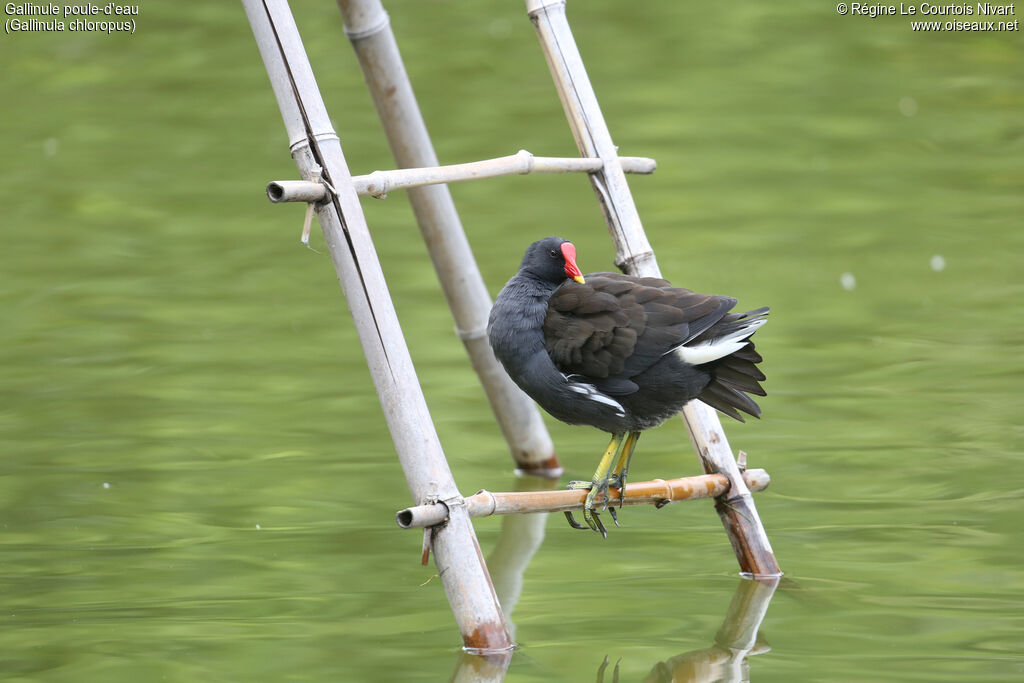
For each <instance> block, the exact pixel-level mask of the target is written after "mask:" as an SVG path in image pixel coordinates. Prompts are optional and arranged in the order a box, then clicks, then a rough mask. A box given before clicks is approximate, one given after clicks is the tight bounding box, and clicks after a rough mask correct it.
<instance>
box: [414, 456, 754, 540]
mask: <svg viewBox="0 0 1024 683" xmlns="http://www.w3.org/2000/svg"><path fill="white" fill-rule="evenodd" d="M743 480H744V482H745V483H746V486H747V489H748V490H750V491H763V490H765V489H766V488H768V484H769V483H771V478H770V477H769V476H768V473H767V472H765V471H764V470H762V469H753V470H746V471H745V472H744V473H743ZM729 488H730V485H729V479H728V478H727V477H726V476H725V475H722V474H701V475H698V476H695V477H680V478H678V479H669V480H665V479H652V480H651V481H640V482H634V483H631V484H626V496H625V498H624V499H623V498H621V496H620V491H619V489H617V488H614V487H613V488H611V489H610V490H609V494H608V496H607V500H608V505H609V506H611V507H619V505H655V506H658V507H661V506H663V505H667V504H668V503H675V502H678V501H682V500H700V499H703V498H718V497H719V496H722V495H723V494H725V493H726V492H728V491H729ZM586 497H587V491H586V490H585V489H560V490H556V491H512V492H497V493H494V492H491V491H480V492H479V493H476V494H474V495H472V496H469V497H467V498H465V499H463V502H464V504H465V506H466V510H467V511H468V512H469V516H470V517H490V516H491V515H514V514H522V513H529V512H566V511H568V510H581V509H583V502H584V500H585V499H586ZM604 501H605V496H599V497H597V498H596V499H595V501H594V502H595V504H596V505H601V504H603V503H604ZM447 517H448V509H447V507H446V506H445V505H443V504H440V503H438V504H434V505H417V506H414V507H410V508H406V509H404V510H400V511H399V512H398V514H397V515H396V516H395V521H396V522H397V523H398V526H400V527H402V528H403V529H412V528H416V527H429V526H434V525H436V524H440V523H441V522H443V521H445V519H446V518H447Z"/></svg>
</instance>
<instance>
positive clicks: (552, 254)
mask: <svg viewBox="0 0 1024 683" xmlns="http://www.w3.org/2000/svg"><path fill="white" fill-rule="evenodd" d="M548 256H550V257H551V258H558V252H557V251H555V250H554V249H552V250H551V251H549V252H548Z"/></svg>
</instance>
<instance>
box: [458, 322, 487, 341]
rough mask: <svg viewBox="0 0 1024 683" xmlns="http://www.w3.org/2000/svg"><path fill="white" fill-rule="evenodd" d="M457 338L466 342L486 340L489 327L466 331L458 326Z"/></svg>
mask: <svg viewBox="0 0 1024 683" xmlns="http://www.w3.org/2000/svg"><path fill="white" fill-rule="evenodd" d="M455 336H456V337H458V338H459V339H461V340H462V341H464V342H465V341H473V340H474V339H484V338H485V337H487V327H486V326H484V327H474V328H473V329H471V330H464V329H462V328H460V327H457V326H456V328H455Z"/></svg>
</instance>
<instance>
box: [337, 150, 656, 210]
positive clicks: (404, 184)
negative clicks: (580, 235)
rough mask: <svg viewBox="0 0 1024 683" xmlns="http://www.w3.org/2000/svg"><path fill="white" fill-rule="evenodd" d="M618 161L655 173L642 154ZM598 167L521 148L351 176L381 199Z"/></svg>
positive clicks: (624, 167)
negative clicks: (458, 161)
mask: <svg viewBox="0 0 1024 683" xmlns="http://www.w3.org/2000/svg"><path fill="white" fill-rule="evenodd" d="M619 162H620V163H621V164H622V170H623V171H625V172H626V173H644V174H646V173H654V169H655V168H657V166H658V164H657V163H656V162H655V161H654V159H647V158H644V157H619ZM601 167H602V164H601V160H600V159H582V158H580V157H573V158H569V159H564V158H559V157H535V156H534V155H532V154H530V153H529V152H527V151H526V150H525V149H522V150H519V152H517V153H516V154H511V155H509V156H505V157H498V158H497V159H485V160H484V161H472V162H469V163H466V164H451V165H448V166H434V167H428V168H400V169H396V170H393V171H374V172H373V173H369V174H367V175H360V176H354V177H353V178H352V182H353V183H354V184H355V186H356V192H357V193H358V194H359V195H363V196H365V195H370V196H372V197H376V198H377V199H383V198H384V197H386V196H387V194H388V192H390V191H391V190H406V189H410V188H413V187H422V186H424V185H438V184H441V183H459V182H465V181H467V180H480V179H482V178H497V177H499V176H507V175H527V174H530V173H596V172H598V171H600V170H601Z"/></svg>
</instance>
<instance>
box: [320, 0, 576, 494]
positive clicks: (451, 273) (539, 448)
mask: <svg viewBox="0 0 1024 683" xmlns="http://www.w3.org/2000/svg"><path fill="white" fill-rule="evenodd" d="M338 8H339V9H340V10H341V16H342V20H343V22H344V24H345V34H346V35H347V36H348V38H349V40H350V41H351V43H352V47H353V49H354V50H355V52H356V57H357V58H358V59H359V65H360V67H361V68H362V70H363V76H364V77H365V79H366V84H367V86H368V87H369V89H370V95H371V96H372V98H373V103H374V106H375V107H376V108H377V114H378V116H379V118H380V120H381V125H382V126H383V127H384V133H385V135H386V136H387V139H388V144H389V145H390V147H391V153H392V155H393V156H394V158H395V162H396V163H397V164H398V165H399V166H402V167H407V168H408V167H428V166H437V165H438V160H437V154H436V153H435V152H434V146H433V144H432V143H431V141H430V135H429V134H428V133H427V126H426V124H425V123H424V121H423V116H422V114H421V113H420V108H419V105H418V104H417V102H416V96H415V95H414V94H413V90H412V84H411V83H410V82H409V76H408V74H407V73H406V71H405V64H403V63H402V57H401V54H400V53H399V51H398V44H397V43H396V42H395V36H394V34H393V33H392V32H391V24H390V21H389V19H388V15H387V12H385V11H384V8H383V7H382V6H381V3H380V0H338ZM408 194H409V202H410V203H411V204H412V210H413V214H414V215H415V216H416V222H417V223H418V224H419V227H420V232H421V234H422V235H423V241H424V243H425V244H426V245H427V251H428V252H429V253H430V260H431V261H432V262H433V264H434V270H435V271H436V272H437V277H438V280H439V281H440V283H441V289H442V291H443V292H444V296H445V299H446V300H447V301H448V307H449V308H450V309H451V311H452V317H453V318H454V320H455V331H456V334H457V335H458V337H459V339H461V340H462V343H463V345H464V346H465V347H466V352H467V354H468V355H469V359H470V363H471V364H472V366H473V369H474V370H475V371H476V373H477V376H478V377H479V378H480V383H481V385H482V386H483V388H484V393H486V395H487V400H488V401H489V402H490V404H491V410H492V411H493V412H494V416H495V419H496V420H497V421H498V425H499V427H500V428H501V432H502V434H503V435H504V437H505V441H506V442H507V443H508V447H509V451H510V453H511V454H512V459H513V460H514V461H515V463H516V467H517V468H518V469H519V470H520V471H523V472H529V473H532V474H537V475H540V476H547V477H558V476H560V475H561V473H562V466H561V465H560V464H559V462H558V457H557V456H556V455H555V446H554V444H553V443H552V441H551V436H550V435H549V434H548V430H547V427H545V426H544V422H543V420H542V419H541V416H540V411H539V410H538V409H537V406H536V405H535V404H534V403H533V401H531V400H530V398H529V397H528V396H527V395H526V394H524V393H523V392H522V391H521V390H520V389H519V387H517V386H516V385H515V383H514V382H512V380H511V379H510V378H509V376H508V374H507V373H506V372H505V370H504V368H502V367H501V365H500V364H499V363H498V361H497V359H495V357H494V353H493V352H492V351H491V346H490V344H489V343H488V341H487V316H488V315H489V313H490V310H491V297H490V295H489V294H488V293H487V286H486V285H485V284H484V280H483V277H481V275H480V270H479V268H478V267H477V264H476V259H474V258H473V252H472V250H471V249H470V247H469V241H468V239H467V238H466V233H465V231H464V230H463V229H462V221H461V220H460V219H459V214H458V212H457V211H456V210H455V203H454V202H453V201H452V196H451V193H450V192H449V190H448V188H447V187H446V186H444V185H432V186H427V187H419V188H413V189H410V190H409V193H408Z"/></svg>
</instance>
